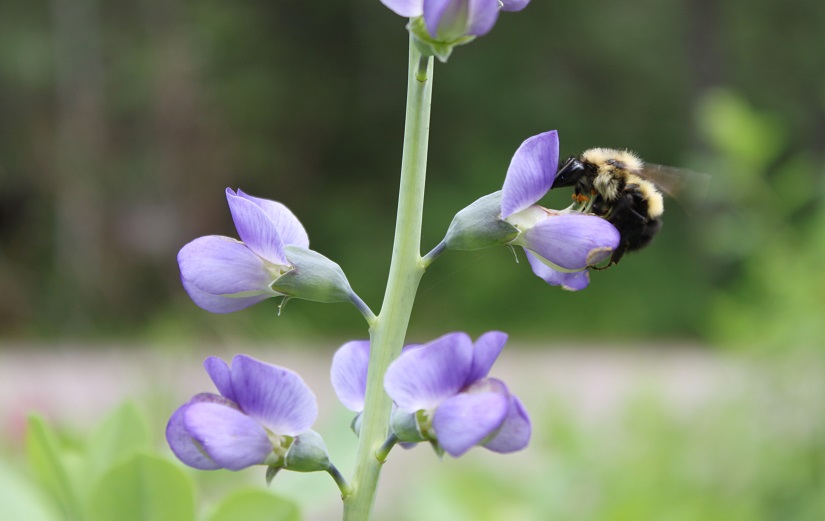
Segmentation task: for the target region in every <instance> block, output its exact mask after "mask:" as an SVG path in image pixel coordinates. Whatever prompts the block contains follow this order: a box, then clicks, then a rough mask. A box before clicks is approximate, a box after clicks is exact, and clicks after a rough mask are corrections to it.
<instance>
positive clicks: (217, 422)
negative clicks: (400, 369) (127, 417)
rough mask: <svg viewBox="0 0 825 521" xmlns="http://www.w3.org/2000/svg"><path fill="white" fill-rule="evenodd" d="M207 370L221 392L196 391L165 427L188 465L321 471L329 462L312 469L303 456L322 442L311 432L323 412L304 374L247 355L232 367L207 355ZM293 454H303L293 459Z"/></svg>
mask: <svg viewBox="0 0 825 521" xmlns="http://www.w3.org/2000/svg"><path fill="white" fill-rule="evenodd" d="M204 368H205V369H206V372H207V373H208V374H209V377H210V378H211V379H212V382H213V383H214V384H215V387H217V388H218V391H219V392H220V395H217V394H211V393H201V394H198V395H196V396H195V397H193V398H192V399H191V400H189V402H187V403H186V404H184V405H183V406H181V407H180V408H179V409H178V410H176V411H175V412H174V414H172V417H171V418H170V419H169V423H168V425H167V426H166V440H167V441H168V442H169V447H170V448H171V449H172V452H174V454H175V456H177V457H178V459H180V460H181V461H182V462H183V463H185V464H187V465H189V466H190V467H194V468H196V469H201V470H214V469H221V468H223V469H228V470H240V469H243V468H246V467H249V466H251V465H261V464H266V465H271V466H277V467H285V468H291V467H295V468H294V469H292V470H322V469H324V468H326V466H328V465H329V462H328V460H326V461H324V459H323V457H321V458H320V460H319V461H316V462H315V463H314V464H315V467H313V468H310V467H312V466H313V464H308V463H307V462H306V461H302V460H300V457H303V454H304V453H305V452H306V450H305V446H306V445H307V444H315V445H317V444H318V443H319V440H320V437H319V436H318V435H317V433H315V432H313V431H310V430H309V428H310V426H311V425H312V424H313V422H314V421H315V418H316V417H317V416H318V406H317V405H316V402H315V395H314V394H312V391H311V390H310V389H309V388H308V387H307V386H306V384H305V383H304V382H303V380H301V377H300V376H298V375H297V374H295V373H294V372H292V371H290V370H289V369H285V368H283V367H278V366H276V365H271V364H266V363H263V362H260V361H258V360H255V359H254V358H250V357H248V356H244V355H238V356H236V357H235V358H234V359H233V360H232V368H231V369H230V368H229V366H228V365H227V364H226V362H224V361H223V360H221V359H219V358H216V357H209V358H207V359H206V361H205V362H204ZM302 439H303V440H304V442H303V443H302ZM320 443H321V446H322V447H323V442H320ZM294 447H299V448H298V449H296V450H294V451H293V450H291V449H293V448H294ZM293 452H294V453H295V454H298V455H299V456H300V457H298V458H296V457H291V455H292V453H293ZM323 453H324V454H325V453H326V450H325V449H324V450H323ZM316 459H317V458H316ZM316 467H317V468H316Z"/></svg>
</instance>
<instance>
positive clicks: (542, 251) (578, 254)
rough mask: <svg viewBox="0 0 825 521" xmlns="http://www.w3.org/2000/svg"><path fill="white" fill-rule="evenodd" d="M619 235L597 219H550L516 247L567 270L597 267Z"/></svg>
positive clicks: (560, 216)
mask: <svg viewBox="0 0 825 521" xmlns="http://www.w3.org/2000/svg"><path fill="white" fill-rule="evenodd" d="M619 238H620V237H619V232H618V230H616V228H615V227H614V226H613V225H612V224H610V223H609V222H607V221H605V220H604V219H602V218H601V217H596V216H595V215H584V214H557V215H550V216H548V217H547V218H546V219H544V220H542V221H539V222H538V223H536V224H535V225H533V227H532V228H529V229H528V230H527V231H525V232H524V234H523V236H522V237H519V239H518V240H517V242H518V244H520V245H522V246H524V247H525V248H527V249H529V250H531V251H533V252H534V253H536V254H538V255H539V256H541V257H544V258H545V259H547V260H548V261H550V262H552V263H553V264H555V265H556V266H560V267H562V268H565V269H569V270H579V269H584V268H586V267H588V266H592V265H593V264H597V263H599V262H601V261H603V260H604V259H606V258H607V257H610V254H611V252H612V251H613V250H614V249H616V247H617V246H618V245H619Z"/></svg>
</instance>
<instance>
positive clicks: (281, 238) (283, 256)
mask: <svg viewBox="0 0 825 521" xmlns="http://www.w3.org/2000/svg"><path fill="white" fill-rule="evenodd" d="M226 199H227V202H228V203H229V210H230V212H231V213H232V219H233V221H234V222H235V228H236V229H237V230H238V235H239V236H240V238H241V240H240V241H239V240H237V239H233V238H230V237H223V236H220V235H209V236H206V237H199V238H197V239H195V240H194V241H192V242H190V243H189V244H187V245H186V246H184V247H183V248H181V250H180V253H178V265H179V266H180V272H181V281H182V282H183V287H184V289H186V292H187V293H188V294H189V296H190V297H191V298H192V300H193V301H194V302H195V304H197V305H198V306H200V307H202V308H203V309H205V310H207V311H211V312H213V313H231V312H233V311H238V310H241V309H244V308H246V307H249V306H251V305H253V304H257V303H258V302H261V301H263V300H266V299H268V298H270V297H278V296H284V297H297V298H304V299H307V300H315V301H319V302H340V301H346V300H350V298H351V297H352V295H353V294H352V289H351V288H350V286H349V282H347V278H346V276H345V275H344V273H343V271H341V268H340V267H339V266H338V265H337V264H335V263H334V262H332V261H331V260H329V259H327V258H326V257H324V256H323V255H321V254H319V253H316V252H314V251H312V250H309V238H308V237H307V233H306V231H304V227H303V226H302V225H301V223H300V221H298V219H297V218H296V217H295V215H293V213H292V212H291V211H289V209H288V208H287V207H286V206H284V205H283V204H281V203H278V202H275V201H270V200H268V199H260V198H258V197H252V196H250V195H247V194H245V193H244V192H242V191H241V190H238V192H237V193H235V192H234V191H232V189H231V188H227V189H226Z"/></svg>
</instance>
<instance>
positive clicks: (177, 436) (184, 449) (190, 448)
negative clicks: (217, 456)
mask: <svg viewBox="0 0 825 521" xmlns="http://www.w3.org/2000/svg"><path fill="white" fill-rule="evenodd" d="M192 403H193V402H189V403H185V404H183V405H182V406H180V407H179V408H178V410H176V411H175V412H174V413H172V417H171V418H169V423H167V424H166V441H167V442H168V443H169V448H170V449H172V452H173V453H174V454H175V456H176V457H177V458H178V459H179V460H181V461H182V462H183V463H185V464H186V465H189V466H190V467H193V468H196V469H200V470H215V469H219V468H221V466H220V465H218V464H217V463H215V462H214V461H213V460H212V459H210V458H209V457H208V456H206V455H205V454H204V453H203V449H202V448H201V447H199V446H198V444H197V443H196V442H195V440H194V439H192V436H191V435H190V434H189V432H188V431H187V430H186V427H185V426H184V424H183V416H184V414H185V413H186V410H187V409H189V407H190V406H191V405H192Z"/></svg>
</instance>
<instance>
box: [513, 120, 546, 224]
mask: <svg viewBox="0 0 825 521" xmlns="http://www.w3.org/2000/svg"><path fill="white" fill-rule="evenodd" d="M558 165H559V134H558V132H556V131H555V130H551V131H550V132H545V133H543V134H539V135H537V136H533V137H531V138H528V139H527V140H526V141H525V142H524V143H522V144H521V146H520V147H519V148H518V150H516V153H515V154H514V155H513V159H512V160H511V161H510V168H508V169H507V176H506V177H505V178H504V188H502V192H503V193H502V199H501V217H502V218H503V219H506V218H507V217H509V216H510V215H512V214H514V213H516V212H520V211H521V210H524V209H525V208H527V207H528V206H530V205H532V204H533V203H535V202H536V201H538V200H539V199H541V198H542V197H544V195H545V194H546V193H547V191H548V190H550V187H551V186H553V180H554V179H555V177H556V169H557V168H558Z"/></svg>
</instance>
